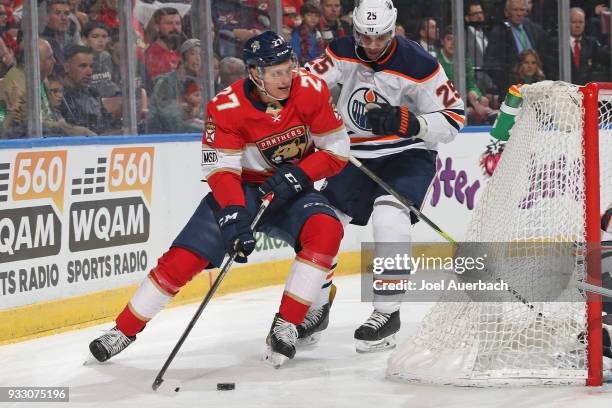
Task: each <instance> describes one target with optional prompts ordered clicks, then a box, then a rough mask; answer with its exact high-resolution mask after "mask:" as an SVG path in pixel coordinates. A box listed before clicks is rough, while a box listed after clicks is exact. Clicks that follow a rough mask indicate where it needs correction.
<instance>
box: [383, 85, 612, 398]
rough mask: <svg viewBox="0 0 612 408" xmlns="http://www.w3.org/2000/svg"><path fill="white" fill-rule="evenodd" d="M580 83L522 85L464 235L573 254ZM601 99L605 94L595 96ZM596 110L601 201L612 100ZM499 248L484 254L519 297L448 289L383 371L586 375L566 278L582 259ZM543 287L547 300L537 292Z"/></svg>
mask: <svg viewBox="0 0 612 408" xmlns="http://www.w3.org/2000/svg"><path fill="white" fill-rule="evenodd" d="M578 89H579V88H578V87H577V86H573V85H569V84H565V83H561V82H550V81H546V82H542V83H538V84H534V85H528V86H524V87H523V88H522V94H523V97H524V101H523V105H522V108H521V112H520V114H519V116H518V118H517V122H516V124H515V125H514V127H513V129H512V131H511V136H510V140H509V142H508V144H507V145H506V146H505V150H504V153H503V155H502V158H501V160H500V162H499V164H498V167H497V168H496V170H495V173H494V175H493V177H492V178H491V179H490V181H489V183H488V184H487V187H486V189H485V191H484V192H483V195H482V197H481V199H480V200H479V202H478V203H477V205H476V208H475V209H474V213H473V218H472V221H471V223H470V226H469V229H468V233H467V238H466V241H471V242H482V243H486V242H489V243H523V245H521V246H520V248H518V249H517V248H513V249H515V250H516V254H515V255H524V254H525V251H540V252H542V251H545V250H546V249H548V250H550V248H551V243H564V244H563V245H565V247H566V248H567V247H572V248H577V249H578V251H577V252H578V253H581V251H579V250H580V248H581V247H583V244H584V242H585V223H584V211H585V195H584V164H583V147H582V146H583V135H582V132H583V130H582V129H583V114H582V110H583V109H582V93H581V92H579V90H578ZM606 98H608V100H611V99H612V98H610V97H606V96H605V95H604V96H603V97H602V99H604V100H605V99H606ZM600 113H601V120H600V128H601V131H600V157H601V159H600V166H601V174H602V177H601V185H602V196H601V197H602V198H601V205H602V210H603V209H605V208H606V207H607V206H609V205H610V204H611V203H612V193H611V191H610V190H611V183H612V177H611V176H612V175H611V168H612V161H611V160H612V137H611V136H612V135H611V134H610V133H611V131H610V126H611V125H612V106H611V105H610V104H609V103H607V102H605V101H604V102H603V103H600ZM500 248H501V249H499V248H498V250H497V251H496V249H495V248H489V250H491V252H492V253H489V256H490V258H489V261H490V262H491V261H494V262H493V263H494V264H495V268H496V271H495V272H496V273H498V274H499V276H502V278H503V279H504V280H506V281H507V282H508V283H509V285H510V288H511V289H512V291H514V295H513V294H508V296H510V297H512V296H514V297H515V298H521V299H523V300H524V302H520V301H508V302H496V303H494V302H487V303H484V302H471V301H470V299H469V298H468V297H467V295H466V296H465V301H463V302H457V301H456V300H457V295H456V294H452V295H450V296H452V298H451V297H449V298H448V299H452V302H451V301H447V302H445V301H444V300H445V299H444V298H442V299H441V301H440V302H439V303H437V304H436V305H434V306H433V308H432V309H431V311H430V312H429V313H428V314H427V315H426V317H425V318H424V320H423V321H422V323H421V325H420V327H419V330H418V332H417V333H416V335H415V336H413V337H412V338H410V339H409V340H408V341H407V342H406V343H405V344H404V345H402V346H401V347H400V348H398V350H396V351H395V352H394V354H393V355H392V356H391V358H390V360H389V366H388V371H387V374H388V375H389V376H391V377H396V378H401V379H404V380H411V381H420V382H430V383H438V384H455V385H474V386H491V385H502V384H513V383H517V384H564V383H579V384H584V380H585V378H586V375H587V363H586V345H585V342H584V341H583V340H582V341H581V339H582V338H583V336H581V333H583V332H584V331H585V328H586V324H585V322H586V305H585V302H584V298H583V295H582V294H581V293H580V292H579V291H578V290H577V289H575V288H574V287H573V285H571V284H570V285H566V284H565V283H567V281H570V282H571V281H575V280H578V279H583V277H584V273H585V271H584V263H583V259H581V258H580V257H574V256H569V257H563V256H551V257H541V256H536V257H533V258H529V257H525V256H521V257H520V258H519V257H516V256H513V255H512V254H510V252H512V251H509V250H508V245H502V246H500ZM572 253H573V254H575V252H574V251H573V250H572ZM543 262H546V263H547V264H546V265H543ZM551 262H555V263H552V264H551ZM563 262H570V264H569V268H565V269H564V267H563V266H567V265H566V264H564V265H561V267H559V268H557V267H556V266H557V264H559V263H563ZM542 270H546V271H547V273H541V271H542ZM551 273H553V274H554V273H559V274H566V275H567V276H565V279H563V278H564V277H563V276H561V277H559V276H551ZM541 275H543V276H541ZM553 282H554V283H553ZM551 285H552V286H558V287H554V288H551ZM517 294H518V295H517ZM550 294H554V296H553V297H552V298H554V301H551V302H544V301H542V300H544V298H546V296H547V295H550ZM510 300H516V299H510Z"/></svg>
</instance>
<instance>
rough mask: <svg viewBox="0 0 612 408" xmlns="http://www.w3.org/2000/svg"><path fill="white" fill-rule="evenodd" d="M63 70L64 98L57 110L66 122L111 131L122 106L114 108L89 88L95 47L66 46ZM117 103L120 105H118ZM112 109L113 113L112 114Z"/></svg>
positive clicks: (92, 129) (106, 131)
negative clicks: (93, 48) (64, 73)
mask: <svg viewBox="0 0 612 408" xmlns="http://www.w3.org/2000/svg"><path fill="white" fill-rule="evenodd" d="M65 57H66V62H65V63H64V70H65V72H66V75H65V77H64V84H65V88H64V100H63V102H62V105H61V106H60V112H61V113H62V116H63V117H64V118H65V119H66V121H67V122H68V123H72V124H75V125H79V126H83V127H86V128H88V129H90V130H91V131H93V132H95V133H97V134H110V133H113V131H116V129H117V128H116V127H113V125H114V121H115V119H116V118H118V117H120V114H121V106H118V107H114V105H111V104H110V103H109V102H110V101H107V103H106V104H105V101H104V100H103V99H102V97H100V94H99V93H98V91H97V90H96V89H95V88H92V87H91V86H90V85H91V80H92V75H93V61H94V50H92V49H91V48H89V47H85V46H83V45H74V46H72V47H70V48H68V49H66V55H65ZM119 105H120V104H119ZM111 110H112V111H113V112H114V114H115V116H113V114H111V112H110V111H111Z"/></svg>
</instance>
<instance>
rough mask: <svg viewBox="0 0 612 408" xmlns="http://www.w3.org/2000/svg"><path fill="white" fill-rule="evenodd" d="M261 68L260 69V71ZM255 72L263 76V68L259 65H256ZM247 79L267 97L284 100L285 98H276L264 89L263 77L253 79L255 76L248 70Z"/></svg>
mask: <svg viewBox="0 0 612 408" xmlns="http://www.w3.org/2000/svg"><path fill="white" fill-rule="evenodd" d="M260 70H261V71H260ZM257 73H258V74H259V75H260V76H263V68H261V67H257ZM249 79H250V80H251V81H253V83H254V84H255V86H256V87H257V89H259V90H260V91H261V92H262V93H263V94H264V95H266V96H267V97H269V98H272V99H274V100H275V101H284V100H285V99H286V98H277V97H276V96H274V95H272V94H271V93H270V92H268V90H267V89H266V86H265V84H264V81H263V79H255V77H254V76H253V75H251V73H250V72H249Z"/></svg>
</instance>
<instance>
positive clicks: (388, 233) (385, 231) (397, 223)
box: [372, 195, 412, 313]
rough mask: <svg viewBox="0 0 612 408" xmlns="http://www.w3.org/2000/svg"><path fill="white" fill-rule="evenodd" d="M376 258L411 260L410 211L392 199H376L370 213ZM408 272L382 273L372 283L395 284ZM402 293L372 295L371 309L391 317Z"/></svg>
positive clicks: (385, 292)
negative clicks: (405, 257)
mask: <svg viewBox="0 0 612 408" xmlns="http://www.w3.org/2000/svg"><path fill="white" fill-rule="evenodd" d="M372 225H373V232H374V242H375V248H374V253H375V256H376V257H384V258H395V256H396V255H400V256H403V255H405V254H408V256H412V239H411V236H410V229H411V227H412V223H411V221H410V211H408V210H407V209H406V208H404V206H403V205H402V204H401V203H399V201H398V200H397V199H395V198H394V197H393V196H390V195H385V196H381V197H378V198H377V199H376V201H375V202H374V210H373V211H372ZM409 274H410V271H408V270H388V271H387V270H385V271H384V272H383V273H382V274H381V275H378V276H376V279H381V280H382V281H397V280H402V279H407V278H408V277H409ZM403 297H404V291H375V292H374V301H373V305H374V309H376V310H378V311H379V312H381V313H393V312H395V311H396V310H399V308H400V302H401V300H402V299H403Z"/></svg>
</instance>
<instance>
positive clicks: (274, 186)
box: [259, 164, 312, 208]
mask: <svg viewBox="0 0 612 408" xmlns="http://www.w3.org/2000/svg"><path fill="white" fill-rule="evenodd" d="M310 187H312V181H310V179H309V178H308V176H307V175H306V173H304V170H302V169H301V168H299V167H298V166H294V165H293V164H285V165H283V166H281V167H279V168H278V170H276V173H274V174H273V175H271V176H270V177H268V178H267V179H266V180H265V181H264V182H263V184H262V185H261V186H259V192H260V193H261V194H262V195H263V196H266V195H268V194H269V193H274V198H273V199H272V202H271V203H270V206H271V207H273V208H279V207H281V206H282V205H283V204H285V203H286V202H287V201H289V200H290V199H292V198H293V197H295V196H296V195H298V194H301V193H303V192H304V191H306V190H307V189H308V188H310Z"/></svg>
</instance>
